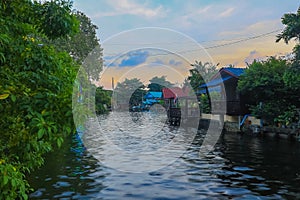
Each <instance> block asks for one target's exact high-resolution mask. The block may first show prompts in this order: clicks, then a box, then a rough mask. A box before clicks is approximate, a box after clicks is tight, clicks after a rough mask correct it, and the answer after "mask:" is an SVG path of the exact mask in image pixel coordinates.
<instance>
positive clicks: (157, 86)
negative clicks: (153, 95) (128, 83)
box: [148, 76, 173, 92]
mask: <svg viewBox="0 0 300 200" xmlns="http://www.w3.org/2000/svg"><path fill="white" fill-rule="evenodd" d="M149 82H150V84H149V85H148V88H149V91H152V92H161V91H162V89H163V88H170V87H173V84H172V83H170V82H169V81H167V80H166V76H161V77H158V76H155V77H153V78H152V79H151V80H149Z"/></svg>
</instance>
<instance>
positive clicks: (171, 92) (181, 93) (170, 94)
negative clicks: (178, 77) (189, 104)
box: [162, 87, 189, 99]
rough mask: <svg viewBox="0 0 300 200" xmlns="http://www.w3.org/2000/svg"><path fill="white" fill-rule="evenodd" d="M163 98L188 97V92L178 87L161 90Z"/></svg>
mask: <svg viewBox="0 0 300 200" xmlns="http://www.w3.org/2000/svg"><path fill="white" fill-rule="evenodd" d="M162 91H163V97H164V98H165V99H174V98H176V97H188V96H189V90H188V88H186V89H185V90H183V89H182V88H179V87H173V88H163V89H162Z"/></svg>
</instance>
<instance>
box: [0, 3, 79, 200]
mask: <svg viewBox="0 0 300 200" xmlns="http://www.w3.org/2000/svg"><path fill="white" fill-rule="evenodd" d="M0 11H1V12H0V25H1V33H0V80H1V85H0V112H1V116H0V135H1V137H0V180H1V181H0V191H1V192H0V199H27V198H28V197H27V194H26V193H27V192H28V189H29V185H28V183H27V181H26V177H25V174H27V173H29V172H31V171H32V170H34V169H35V168H37V167H39V166H41V165H42V164H43V155H44V154H45V153H46V152H49V151H51V150H52V149H53V147H55V146H60V145H61V144H62V142H63V138H64V137H65V136H66V135H67V134H70V133H72V132H73V131H74V130H75V127H74V124H73V117H72V98H71V97H72V89H73V81H74V79H75V77H76V72H77V70H78V68H79V66H78V65H77V64H76V63H74V61H73V59H72V58H71V57H70V56H69V55H68V54H67V53H64V52H58V51H56V49H55V48H54V47H53V46H51V45H46V44H45V43H44V41H46V40H49V39H55V38H58V37H68V36H71V35H72V34H75V33H76V27H77V28H78V26H77V25H78V21H77V20H76V18H75V17H74V15H73V14H72V13H71V4H69V3H68V2H65V1H51V2H45V3H44V4H41V3H38V2H36V1H30V0H17V1H7V0H3V1H1V2H0ZM50 20H51V23H49V22H50Z"/></svg>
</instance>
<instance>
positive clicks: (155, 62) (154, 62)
mask: <svg viewBox="0 0 300 200" xmlns="http://www.w3.org/2000/svg"><path fill="white" fill-rule="evenodd" d="M151 64H153V65H165V63H164V61H163V60H161V59H156V60H154V61H153V62H151Z"/></svg>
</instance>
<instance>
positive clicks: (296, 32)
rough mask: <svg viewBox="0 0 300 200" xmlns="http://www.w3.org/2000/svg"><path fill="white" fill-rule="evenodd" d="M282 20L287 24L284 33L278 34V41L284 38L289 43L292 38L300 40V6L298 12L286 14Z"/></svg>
mask: <svg viewBox="0 0 300 200" xmlns="http://www.w3.org/2000/svg"><path fill="white" fill-rule="evenodd" d="M281 22H282V23H283V24H284V25H285V28H284V30H283V31H282V33H280V34H278V35H277V40H276V42H279V41H280V40H284V42H285V43H286V44H288V43H289V41H290V40H291V39H295V40H296V41H297V42H300V7H299V8H298V10H297V13H288V14H284V15H283V17H282V18H281Z"/></svg>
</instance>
